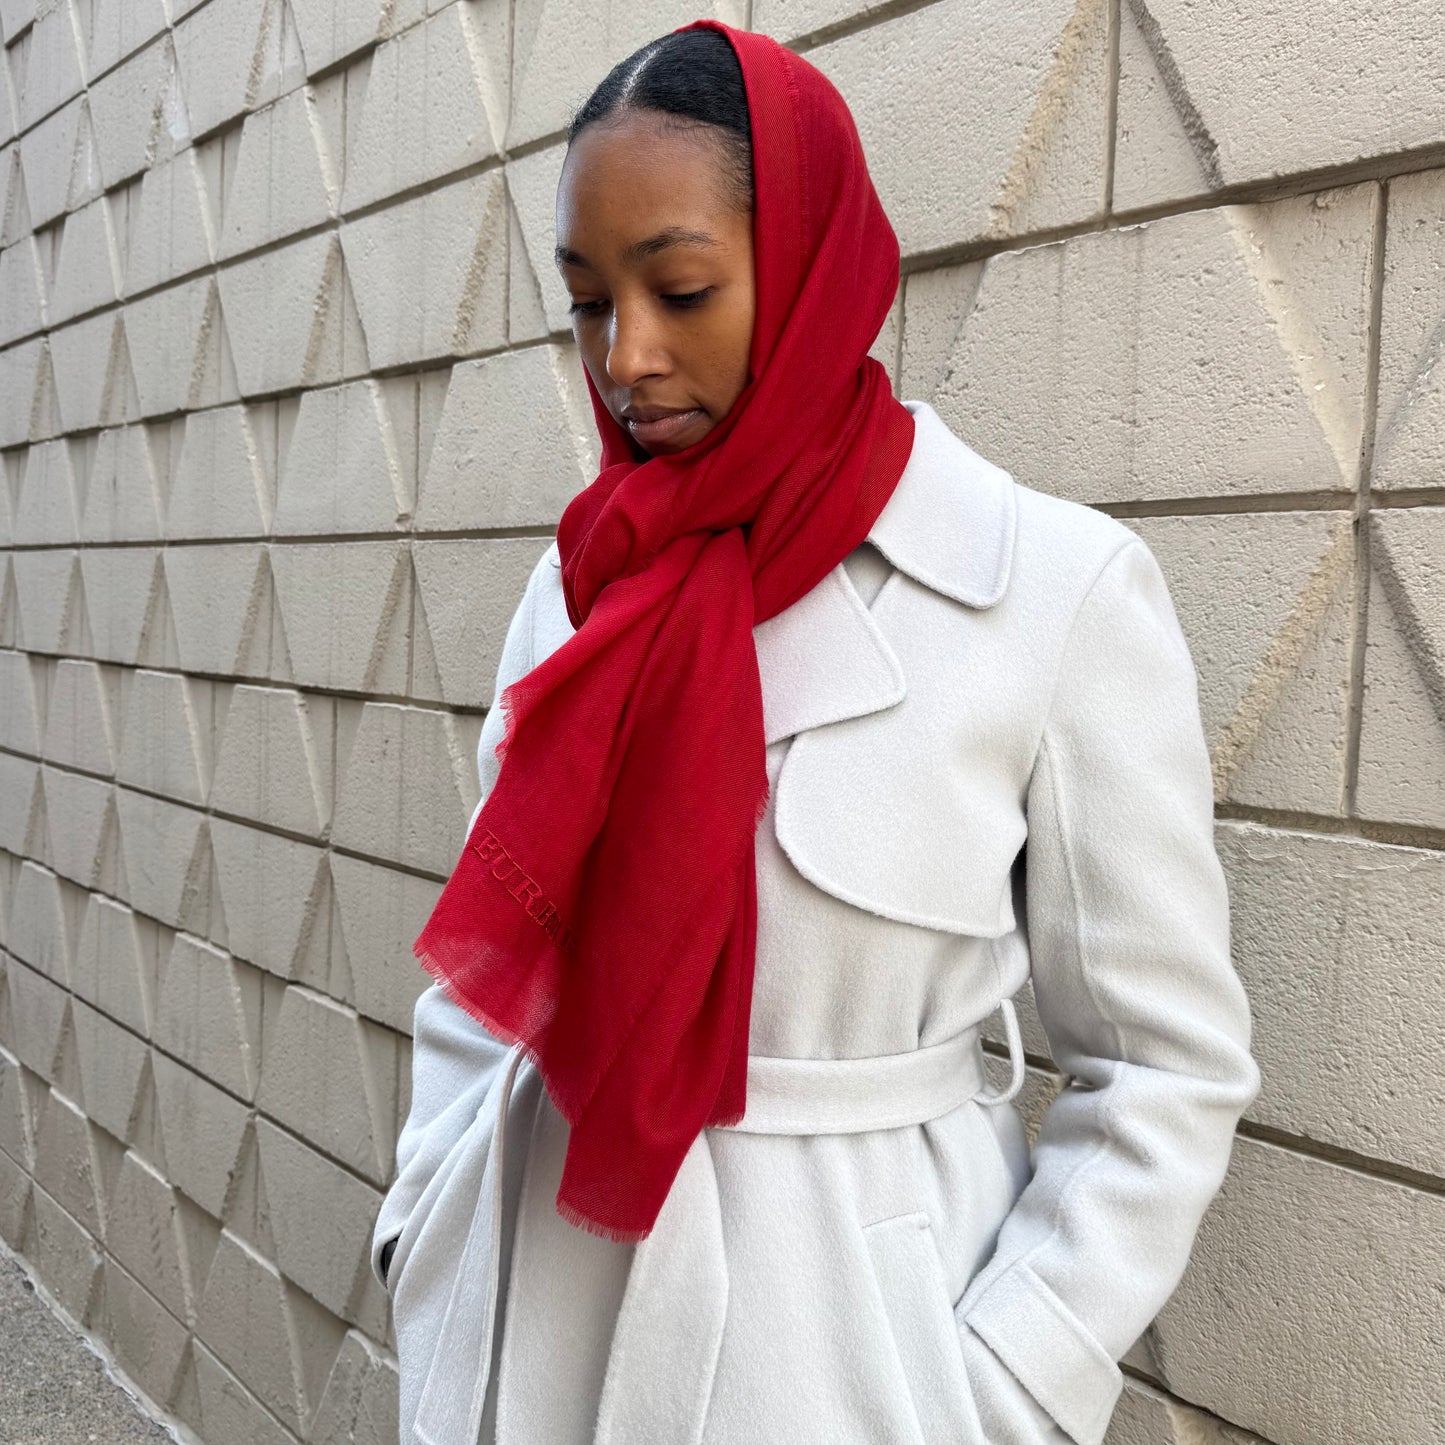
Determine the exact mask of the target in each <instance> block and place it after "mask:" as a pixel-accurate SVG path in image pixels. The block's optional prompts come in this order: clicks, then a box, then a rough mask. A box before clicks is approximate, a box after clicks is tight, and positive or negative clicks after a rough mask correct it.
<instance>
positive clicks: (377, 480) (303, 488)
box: [275, 380, 413, 536]
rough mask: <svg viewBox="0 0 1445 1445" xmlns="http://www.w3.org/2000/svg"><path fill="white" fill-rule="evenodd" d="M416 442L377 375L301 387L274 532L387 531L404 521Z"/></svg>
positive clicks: (410, 488) (283, 471) (409, 510)
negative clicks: (400, 424)
mask: <svg viewBox="0 0 1445 1445" xmlns="http://www.w3.org/2000/svg"><path fill="white" fill-rule="evenodd" d="M411 441H412V439H411V438H410V437H409V436H406V435H404V434H402V433H401V431H400V429H399V428H398V427H397V426H396V425H394V424H393V421H392V417H391V413H390V409H389V408H388V406H387V402H386V396H385V393H384V391H383V389H382V387H381V385H380V384H379V383H377V382H375V381H371V380H365V381H356V382H349V383H348V384H346V385H344V386H335V387H325V388H321V389H318V390H314V391H307V392H304V393H303V394H302V397H301V403H300V410H299V413H298V415H297V418H296V430H295V432H294V433H293V434H292V437H291V444H290V446H289V448H288V449H287V451H286V457H285V461H284V462H283V463H282V466H281V475H280V481H279V484H278V487H277V498H276V519H275V531H276V534H277V535H278V536H298V535H304V534H307V533H313V532H325V533H341V532H385V531H390V530H391V529H393V528H395V527H398V526H400V525H402V524H404V523H405V522H406V521H408V520H409V519H410V517H411V510H412V506H411V493H412V491H413V483H412V481H411V479H410V477H409V474H408V467H407V460H408V458H409V456H410V453H411V450H412V447H411Z"/></svg>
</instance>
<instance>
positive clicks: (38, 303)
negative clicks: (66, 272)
mask: <svg viewBox="0 0 1445 1445" xmlns="http://www.w3.org/2000/svg"><path fill="white" fill-rule="evenodd" d="M42 274H43V273H42V271H41V259H40V251H39V249H38V248H37V246H36V244H35V240H34V238H33V237H30V236H21V237H20V238H19V239H18V240H17V241H16V242H15V244H14V245H12V246H9V247H7V248H6V249H5V250H3V251H0V288H3V289H0V296H4V297H5V309H4V311H0V346H8V345H9V344H10V343H11V342H13V341H18V340H19V339H20V338H21V337H22V336H30V335H32V334H33V333H34V332H36V331H39V330H41V329H42V328H43V327H44V325H45V323H46V310H47V308H46V304H45V283H44V281H43V280H42Z"/></svg>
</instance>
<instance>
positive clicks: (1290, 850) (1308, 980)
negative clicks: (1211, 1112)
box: [1219, 823, 1445, 1174]
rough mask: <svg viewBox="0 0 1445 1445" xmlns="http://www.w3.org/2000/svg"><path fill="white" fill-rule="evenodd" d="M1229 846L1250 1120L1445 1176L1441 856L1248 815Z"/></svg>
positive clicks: (1229, 833)
mask: <svg viewBox="0 0 1445 1445" xmlns="http://www.w3.org/2000/svg"><path fill="white" fill-rule="evenodd" d="M1219 849H1220V856H1221V858H1222V859H1223V861H1224V863H1225V866H1226V870H1227V872H1228V875H1229V881H1230V897H1231V904H1232V911H1233V919H1234V923H1233V929H1234V955H1235V960H1236V965H1237V966H1238V968H1239V969H1240V972H1241V976H1242V977H1243V979H1244V982H1245V986H1246V988H1247V989H1248V991H1249V995H1250V999H1251V1002H1252V1004H1253V1006H1254V1012H1255V1044H1254V1048H1255V1053H1256V1055H1257V1056H1258V1058H1259V1061H1260V1068H1261V1070H1262V1073H1263V1076H1264V1083H1263V1089H1262V1092H1261V1094H1260V1097H1259V1099H1258V1101H1257V1102H1256V1103H1255V1105H1254V1107H1253V1109H1252V1110H1251V1113H1250V1117H1251V1118H1253V1119H1256V1120H1258V1121H1259V1122H1260V1123H1262V1124H1266V1125H1269V1126H1270V1127H1272V1128H1275V1129H1279V1130H1281V1131H1283V1132H1286V1133H1289V1134H1295V1135H1300V1136H1303V1137H1307V1138H1310V1139H1317V1140H1320V1141H1322V1142H1326V1143H1330V1144H1335V1145H1338V1146H1339V1147H1340V1148H1342V1149H1348V1150H1351V1151H1352V1152H1354V1153H1356V1154H1360V1155H1368V1156H1370V1157H1372V1158H1376V1159H1385V1160H1389V1161H1390V1162H1392V1163H1394V1164H1399V1165H1403V1166H1405V1167H1407V1168H1412V1169H1417V1170H1419V1171H1421V1172H1424V1173H1431V1174H1440V1173H1445V1145H1442V1141H1441V1138H1440V1131H1439V1130H1438V1129H1437V1128H1436V1127H1435V1126H1434V1121H1435V1120H1436V1119H1438V1118H1439V1117H1441V1115H1442V1112H1445V1072H1442V1070H1441V1069H1439V1068H1437V1067H1435V1066H1434V1065H1433V1064H1432V1063H1431V1062H1430V1060H1431V1059H1432V1058H1433V1044H1432V1042H1431V1041H1432V1040H1434V1039H1436V1038H1438V1037H1439V1035H1440V1032H1441V1028H1442V1024H1445V1019H1442V1009H1445V1006H1442V1002H1441V999H1440V997H1439V989H1438V987H1437V983H1438V979H1439V977H1440V974H1441V970H1442V966H1445V936H1442V933H1441V930H1440V928H1439V926H1438V925H1439V920H1440V918H1441V917H1445V854H1441V853H1432V852H1427V851H1425V850H1423V849H1417V848H1396V847H1389V846H1386V845H1384V844H1379V843H1369V842H1364V841H1361V840H1358V839H1352V838H1332V837H1320V836H1313V835H1310V834H1304V833H1290V832H1281V831H1277V830H1274V829H1268V828H1263V827H1259V826H1256V825H1252V824H1246V823H1224V824H1222V825H1221V827H1220V831H1219Z"/></svg>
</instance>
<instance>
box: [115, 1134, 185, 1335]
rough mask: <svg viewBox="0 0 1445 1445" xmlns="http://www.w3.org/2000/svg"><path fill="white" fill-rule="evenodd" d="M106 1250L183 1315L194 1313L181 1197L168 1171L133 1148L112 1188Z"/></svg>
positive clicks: (172, 1310) (124, 1160)
mask: <svg viewBox="0 0 1445 1445" xmlns="http://www.w3.org/2000/svg"><path fill="white" fill-rule="evenodd" d="M105 1247H106V1252H107V1253H108V1254H110V1255H112V1256H113V1257H114V1258H115V1259H116V1260H117V1262H119V1263H120V1264H121V1265H122V1266H123V1267H124V1268H125V1269H127V1270H129V1271H130V1272H131V1274H133V1275H134V1276H135V1277H136V1278H138V1279H143V1280H144V1281H145V1282H146V1288H147V1289H148V1290H150V1291H151V1293H153V1294H154V1295H155V1296H156V1298H157V1299H159V1300H160V1302H161V1303H162V1304H163V1305H164V1306H165V1307H166V1308H167V1309H168V1310H169V1311H170V1312H171V1313H172V1314H173V1315H175V1316H176V1317H177V1318H178V1319H185V1318H186V1317H187V1315H188V1314H189V1313H190V1309H191V1307H192V1306H191V1300H192V1295H193V1287H192V1284H191V1281H190V1278H189V1272H188V1268H187V1260H186V1254H185V1246H184V1243H183V1240H182V1236H181V1225H180V1219H179V1217H178V1206H177V1204H176V1196H175V1193H174V1191H173V1190H172V1189H171V1186H170V1185H169V1183H167V1181H166V1179H165V1178H164V1176H163V1175H161V1174H160V1173H158V1172H157V1171H156V1170H155V1169H154V1168H153V1167H152V1166H151V1165H149V1164H147V1163H146V1161H145V1160H143V1159H142V1158H141V1157H140V1156H139V1155H138V1154H136V1153H135V1152H134V1150H127V1151H126V1154H125V1157H124V1158H123V1159H122V1161H121V1166H120V1173H119V1176H118V1178H117V1179H116V1182H115V1187H114V1189H113V1190H112V1191H111V1196H110V1208H109V1212H108V1217H107V1220H106V1232H105Z"/></svg>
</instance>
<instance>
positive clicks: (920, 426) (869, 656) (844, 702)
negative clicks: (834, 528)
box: [753, 401, 1015, 744]
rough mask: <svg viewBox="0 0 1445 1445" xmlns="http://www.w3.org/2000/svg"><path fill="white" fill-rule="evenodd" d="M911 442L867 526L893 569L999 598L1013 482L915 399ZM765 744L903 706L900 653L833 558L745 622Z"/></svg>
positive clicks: (1011, 522)
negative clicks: (786, 598)
mask: <svg viewBox="0 0 1445 1445" xmlns="http://www.w3.org/2000/svg"><path fill="white" fill-rule="evenodd" d="M904 405H905V406H906V407H907V408H908V410H909V411H910V412H912V414H913V424H914V437H913V450H912V452H911V453H910V454H909V458H908V463H907V465H906V466H905V467H904V469H903V475H902V476H901V477H900V478H899V480H898V486H897V487H896V488H895V489H894V492H893V495H892V497H890V498H889V500H888V505H887V506H885V507H884V509H883V511H882V512H881V513H880V514H879V516H878V520H877V521H876V522H875V523H874V524H873V529H872V531H871V532H869V534H868V540H869V541H870V542H872V543H873V544H874V546H876V547H877V548H878V550H879V551H880V552H882V553H883V555H884V556H885V557H886V558H887V559H888V561H889V562H890V563H891V564H892V565H893V566H894V567H895V568H897V569H898V570H899V571H901V572H906V573H908V575H909V576H911V577H913V578H914V579H915V580H916V581H919V582H922V583H923V584H924V585H925V586H927V587H930V588H931V589H932V590H934V591H935V592H939V593H941V594H942V595H943V596H945V597H949V598H951V599H953V600H954V601H955V602H962V603H965V604H966V605H968V606H971V607H990V606H992V605H993V604H994V603H995V602H997V601H998V600H999V598H1000V597H1002V596H1003V593H1004V589H1005V587H1006V586H1007V583H1008V574H1009V568H1010V564H1011V562H1012V558H1013V545H1014V531H1015V498H1014V494H1013V488H1014V482H1013V478H1012V477H1011V476H1010V475H1009V474H1008V473H1007V472H1005V471H1004V470H1002V469H1001V468H1000V467H996V466H994V464H993V463H992V462H989V461H987V460H986V459H985V458H983V457H981V456H979V455H978V453H977V452H975V451H973V450H972V448H970V447H968V446H967V445H965V444H964V443H963V442H962V441H960V440H959V439H958V438H957V437H956V436H955V435H954V434H953V432H951V431H950V430H949V429H948V427H947V426H945V425H944V423H943V421H942V419H941V418H940V417H939V415H938V413H937V412H935V411H934V409H933V408H932V407H931V406H929V405H928V403H927V402H923V401H909V402H905V403H904ZM753 639H754V641H755V643H756V645H757V652H758V671H759V673H760V675H761V678H762V689H763V726H764V736H765V737H766V740H767V742H768V743H769V744H772V743H775V742H777V741H779V740H780V739H782V738H786V737H791V736H792V735H793V734H795V733H801V732H807V731H809V730H811V729H813V728H818V727H823V726H825V725H826V724H829V723H836V722H843V721H845V720H846V719H848V718H856V717H863V716H865V715H866V714H868V713H872V712H879V711H881V710H882V709H884V708H888V707H893V706H894V705H895V704H897V703H899V702H902V701H903V699H904V697H905V696H906V695H907V692H908V682H907V679H906V678H905V677H904V674H903V668H902V666H901V664H900V663H899V660H898V656H897V654H896V652H895V651H894V649H893V647H892V646H891V645H890V644H889V641H888V638H887V637H886V636H885V634H884V632H883V629H882V628H881V627H880V626H879V624H878V622H877V620H876V619H875V618H874V615H873V613H872V612H871V611H870V610H869V609H868V607H867V606H866V605H865V604H864V602H863V599H862V598H861V597H860V596H859V595H858V591H857V589H856V588H855V587H854V586H853V584H852V582H851V581H850V580H849V578H848V573H847V570H846V569H845V568H844V567H843V566H842V565H841V564H840V565H839V566H837V567H835V568H834V569H833V570H832V571H831V572H830V573H829V574H828V575H827V576H826V577H824V579H823V580H822V581H821V582H820V583H819V584H818V585H817V586H816V587H815V588H813V590H812V591H811V592H809V593H807V594H806V595H805V596H804V597H802V598H800V599H799V600H798V601H797V602H795V603H794V604H793V605H792V606H791V607H788V608H786V609H785V610H784V611H782V612H780V613H778V615H777V616H776V617H770V618H769V619H768V620H767V621H766V622H762V623H759V624H758V626H757V627H755V628H754V629H753Z"/></svg>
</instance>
